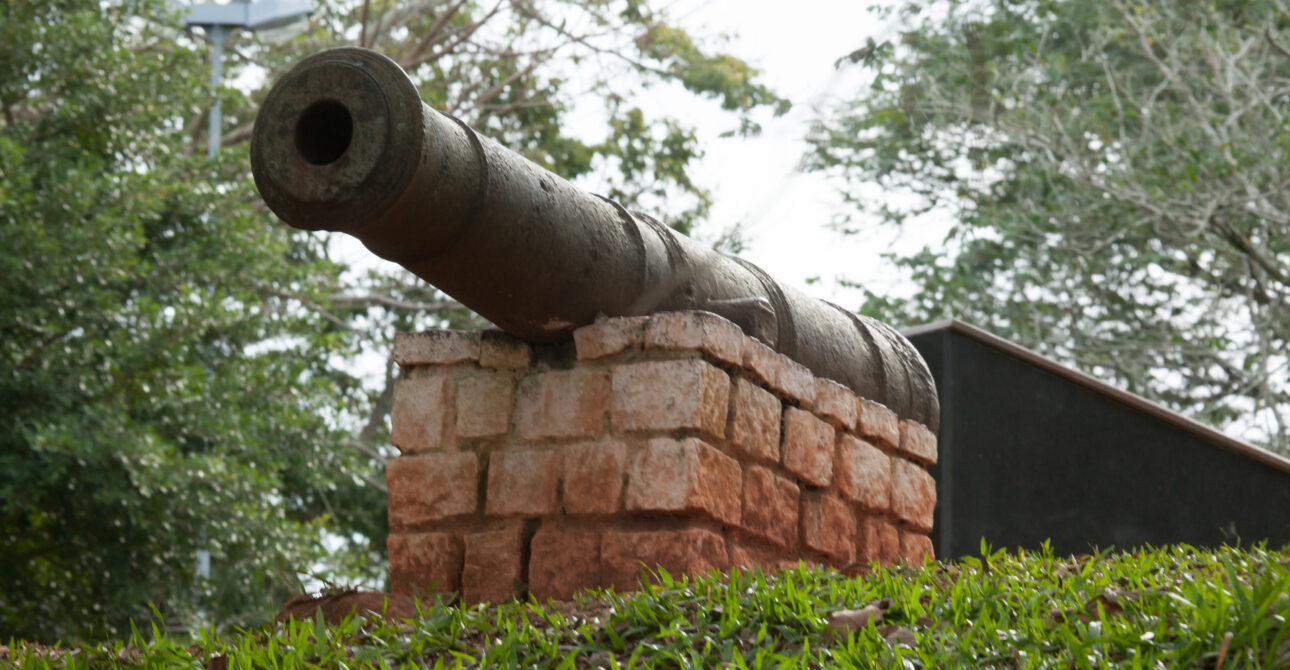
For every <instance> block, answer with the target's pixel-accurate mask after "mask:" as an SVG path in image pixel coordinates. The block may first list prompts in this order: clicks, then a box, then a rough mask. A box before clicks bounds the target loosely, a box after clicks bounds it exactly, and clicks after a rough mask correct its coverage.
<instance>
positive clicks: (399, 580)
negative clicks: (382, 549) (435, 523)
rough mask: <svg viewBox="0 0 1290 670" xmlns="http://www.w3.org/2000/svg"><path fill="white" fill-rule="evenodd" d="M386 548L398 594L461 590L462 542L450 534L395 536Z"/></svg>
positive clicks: (391, 536)
mask: <svg viewBox="0 0 1290 670" xmlns="http://www.w3.org/2000/svg"><path fill="white" fill-rule="evenodd" d="M385 546H386V549H387V550H388V551H389V555H390V589H391V590H392V591H393V592H394V593H399V594H403V595H408V596H422V597H424V596H426V595H429V594H431V593H451V592H455V591H458V590H459V589H461V562H462V543H461V539H459V538H456V537H453V536H452V535H449V534H447V533H392V534H391V535H390V536H389V539H387V540H386V543H385Z"/></svg>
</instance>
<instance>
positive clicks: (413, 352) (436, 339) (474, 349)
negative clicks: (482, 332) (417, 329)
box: [393, 330, 479, 368]
mask: <svg viewBox="0 0 1290 670" xmlns="http://www.w3.org/2000/svg"><path fill="white" fill-rule="evenodd" d="M393 356H394V362H395V363H398V364H399V366H400V367H405V368H406V367H410V366H413V365H451V364H453V363H466V362H474V361H477V360H479V331H473V330H427V331H425V332H422V333H395V334H394V354H393Z"/></svg>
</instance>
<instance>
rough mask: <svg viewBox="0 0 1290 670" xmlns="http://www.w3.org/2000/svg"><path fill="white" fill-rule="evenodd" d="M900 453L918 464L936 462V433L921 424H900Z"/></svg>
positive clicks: (903, 422) (910, 422)
mask: <svg viewBox="0 0 1290 670" xmlns="http://www.w3.org/2000/svg"><path fill="white" fill-rule="evenodd" d="M900 453H902V454H904V455H906V456H907V457H909V458H910V459H912V460H915V461H918V462H919V463H925V464H927V465H931V464H932V463H935V462H936V433H933V432H932V431H931V430H929V429H928V428H927V426H924V425H923V424H921V423H915V422H913V421H901V422H900Z"/></svg>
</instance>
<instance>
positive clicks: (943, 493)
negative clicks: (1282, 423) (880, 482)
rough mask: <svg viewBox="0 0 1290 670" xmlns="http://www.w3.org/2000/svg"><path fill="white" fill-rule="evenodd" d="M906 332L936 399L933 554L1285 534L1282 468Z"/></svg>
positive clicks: (980, 351) (1288, 527) (962, 345)
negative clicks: (924, 362)
mask: <svg viewBox="0 0 1290 670" xmlns="http://www.w3.org/2000/svg"><path fill="white" fill-rule="evenodd" d="M910 340H911V341H912V342H913V343H914V346H915V347H917V348H918V350H919V351H920V352H922V354H923V356H924V357H925V358H926V359H927V363H928V365H929V367H931V370H932V375H933V376H934V377H935V378H936V386H937V390H938V391H939V392H940V399H941V432H940V463H939V464H938V465H937V466H936V467H935V468H934V469H933V471H932V474H933V475H934V476H935V477H936V486H937V494H938V501H937V505H936V527H935V528H934V529H933V531H932V539H933V542H934V543H935V545H936V554H937V556H938V557H941V558H954V557H958V556H962V555H966V554H974V553H976V552H977V551H978V548H979V546H980V540H981V538H983V537H984V538H985V539H986V541H987V542H989V543H990V545H991V546H992V547H1007V548H1016V547H1024V548H1028V549H1030V548H1036V547H1038V546H1039V545H1040V544H1041V543H1042V542H1043V541H1044V540H1045V539H1051V540H1052V544H1053V549H1054V550H1055V551H1056V552H1058V553H1059V554H1067V553H1086V552H1088V551H1089V550H1090V548H1091V547H1101V548H1106V547H1110V546H1112V545H1114V546H1115V547H1118V548H1125V549H1127V548H1130V547H1135V546H1139V545H1143V544H1153V545H1160V544H1168V543H1180V542H1185V543H1189V544H1194V545H1205V546H1213V545H1218V544H1222V543H1231V542H1234V541H1236V539H1237V538H1238V537H1239V538H1240V541H1241V542H1243V543H1245V542H1253V541H1256V540H1260V539H1267V540H1269V543H1270V544H1272V545H1274V546H1280V545H1283V544H1286V543H1290V473H1287V472H1284V471H1282V470H1279V469H1277V468H1274V467H1272V466H1270V465H1267V464H1264V463H1260V462H1258V461H1256V460H1254V459H1252V458H1250V457H1248V456H1246V455H1243V454H1240V453H1237V452H1234V451H1231V450H1228V449H1226V448H1224V447H1222V446H1220V445H1218V444H1216V443H1214V442H1212V441H1210V440H1208V439H1206V438H1205V437H1204V436H1203V435H1198V434H1196V433H1193V432H1191V431H1189V430H1187V429H1186V428H1185V427H1182V426H1176V425H1173V424H1170V423H1169V422H1167V421H1165V420H1163V419H1160V418H1157V417H1154V416H1151V415H1149V414H1146V413H1144V412H1142V411H1140V410H1138V409H1136V408H1133V407H1130V406H1128V405H1125V404H1122V403H1120V402H1118V401H1117V400H1115V399H1114V398H1112V397H1111V396H1108V395H1106V394H1103V393H1101V392H1099V391H1097V390H1094V389H1091V388H1088V387H1086V386H1083V385H1081V384H1078V383H1075V382H1073V381H1071V380H1068V379H1065V378H1063V377H1060V376H1058V375H1056V374H1053V373H1051V372H1048V371H1046V370H1044V369H1042V368H1040V367H1038V366H1036V365H1033V364H1031V363H1029V362H1026V361H1024V360H1021V359H1018V358H1016V357H1014V356H1012V355H1010V354H1008V353H1005V352H1003V351H1000V350H998V349H996V348H994V347H991V346H988V345H986V344H983V343H981V342H978V341H976V340H974V339H972V338H970V337H968V336H966V335H963V334H961V333H958V332H954V331H952V330H950V329H949V328H948V327H947V328H944V329H939V330H935V331H931V332H927V333H922V334H919V335H915V336H913V337H911V338H910Z"/></svg>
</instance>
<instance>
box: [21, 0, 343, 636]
mask: <svg viewBox="0 0 1290 670" xmlns="http://www.w3.org/2000/svg"><path fill="white" fill-rule="evenodd" d="M165 11H166V5H165V4H164V3H163V2H160V1H155V0H129V1H126V2H121V3H109V4H104V3H100V2H97V1H96V0H87V1H84V2H67V3H50V4H45V3H17V4H10V5H7V7H6V10H5V17H4V20H3V21H0V44H2V45H3V47H0V48H3V49H5V50H6V53H4V54H3V57H0V63H3V66H0V67H3V70H2V71H0V104H2V105H3V109H4V126H3V129H2V130H0V184H3V185H0V250H3V251H0V294H2V295H0V333H2V334H3V335H2V337H0V360H3V363H0V406H3V407H4V408H5V409H4V412H3V413H2V414H0V574H3V575H4V576H5V579H4V582H5V588H4V589H3V591H2V592H0V637H6V638H7V637H9V636H10V635H19V636H24V637H30V638H35V639H51V638H55V637H60V636H64V635H76V636H87V637H96V636H102V635H107V634H115V633H120V632H122V631H128V621H129V619H130V618H135V619H138V620H140V621H146V620H148V619H150V618H151V614H150V610H149V607H150V604H154V605H155V606H156V607H157V608H158V611H159V612H160V613H161V614H162V615H163V616H165V617H166V618H167V620H168V621H170V622H171V623H174V624H177V625H192V624H194V623H195V622H196V620H197V614H198V612H200V611H205V613H206V614H207V615H208V616H211V617H214V618H215V619H216V620H219V621H224V622H228V623H239V624H241V623H250V622H253V621H258V620H262V619H263V618H264V617H265V616H266V615H268V614H271V613H272V612H273V611H274V608H275V606H276V605H277V604H278V603H279V602H280V599H281V598H282V596H283V595H284V594H286V593H289V592H288V591H284V585H285V584H286V583H287V582H284V581H283V580H282V579H279V577H280V576H286V577H288V578H291V577H292V576H293V570H295V569H298V568H300V567H305V566H308V565H310V563H311V562H313V561H315V560H316V558H317V556H318V554H319V552H318V550H317V549H316V548H315V547H316V544H317V539H316V537H317V535H318V531H319V530H320V529H321V528H324V527H327V526H328V525H329V522H328V518H327V515H326V513H325V510H326V509H327V508H328V507H329V506H332V505H335V504H336V501H335V500H334V499H333V492H334V491H336V490H337V489H338V488H339V489H345V488H348V489H353V488H354V486H353V485H352V484H350V485H348V486H347V482H349V481H350V480H351V478H354V477H360V476H365V467H366V463H365V462H364V461H363V460H362V459H359V458H356V457H355V455H354V454H353V453H351V452H349V451H346V450H344V449H339V448H337V445H338V444H339V443H340V441H341V440H342V439H344V438H345V434H344V433H343V431H341V430H339V426H338V425H337V424H336V423H335V421H334V420H333V417H334V416H335V415H336V414H337V413H339V412H342V411H345V409H346V408H349V407H356V406H358V403H359V402H360V401H361V399H362V398H361V395H360V394H359V393H357V391H358V388H357V386H356V385H355V384H354V382H353V380H351V379H349V378H347V377H346V376H345V375H340V374H337V372H336V371H335V370H332V369H331V368H330V367H329V366H328V364H327V357H328V356H331V355H343V354H345V353H348V351H349V350H350V347H351V345H352V339H351V338H350V337H349V336H348V335H347V334H346V333H344V332H343V331H342V330H341V329H339V328H337V327H336V326H334V325H332V324H329V323H327V322H326V321H325V320H324V319H322V318H321V317H319V316H318V315H316V314H312V313H307V312H299V311H292V310H284V309H282V306H281V304H279V303H275V302H274V301H273V300H272V299H266V297H265V296H266V293H265V292H266V287H273V286H292V285H295V284H301V283H313V282H328V281H334V280H335V278H336V277H337V276H338V274H339V267H337V266H336V265H335V264H332V263H329V262H327V261H326V260H325V259H322V258H321V256H320V254H319V249H318V248H316V245H311V244H310V243H309V240H307V239H305V238H296V237H293V236H291V235H289V234H288V233H286V232H285V231H282V230H279V229H278V228H276V227H269V226H265V225H263V223H264V221H263V220H264V217H263V215H262V214H260V213H258V212H257V211H256V208H255V205H254V203H255V194H254V192H253V189H250V188H248V185H247V184H246V183H245V181H244V180H243V181H228V180H213V179H212V169H213V168H214V167H216V166H213V165H211V164H210V163H209V162H207V161H206V160H205V159H204V158H203V159H194V158H191V157H186V156H184V155H183V153H182V151H179V150H178V149H180V148H182V147H183V146H184V145H185V144H186V143H187V141H188V138H187V137H186V136H185V134H186V133H185V131H184V126H183V124H182V123H180V121H181V120H182V119H183V118H184V117H186V116H189V115H194V114H196V112H197V110H198V109H199V103H200V98H201V97H202V88H201V83H202V82H203V80H204V79H205V76H204V75H205V65H204V64H203V63H202V61H201V59H200V57H199V54H198V53H197V52H194V51H192V50H190V49H188V48H183V47H179V46H176V45H174V44H173V42H172V38H173V32H170V33H169V34H167V33H166V32H164V31H163V30H162V29H163V28H164V27H165V25H162V24H156V23H153V22H151V21H140V20H138V19H137V18H136V17H138V16H159V15H162V13H163V12H165ZM173 20H174V17H171V19H170V25H173ZM33 55H34V57H33ZM228 158H229V160H231V161H236V160H244V159H245V156H244V155H242V156H240V157H239V156H238V155H237V154H236V153H233V154H230V155H229V156H228ZM335 497H338V498H343V494H341V495H336V496H335ZM198 548H205V549H208V550H210V551H212V553H213V554H214V555H215V557H216V561H215V566H214V569H215V573H214V578H213V579H212V580H209V581H198V580H196V579H195V578H194V568H193V566H194V558H193V556H194V552H195V551H196V550H197V549H198Z"/></svg>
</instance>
